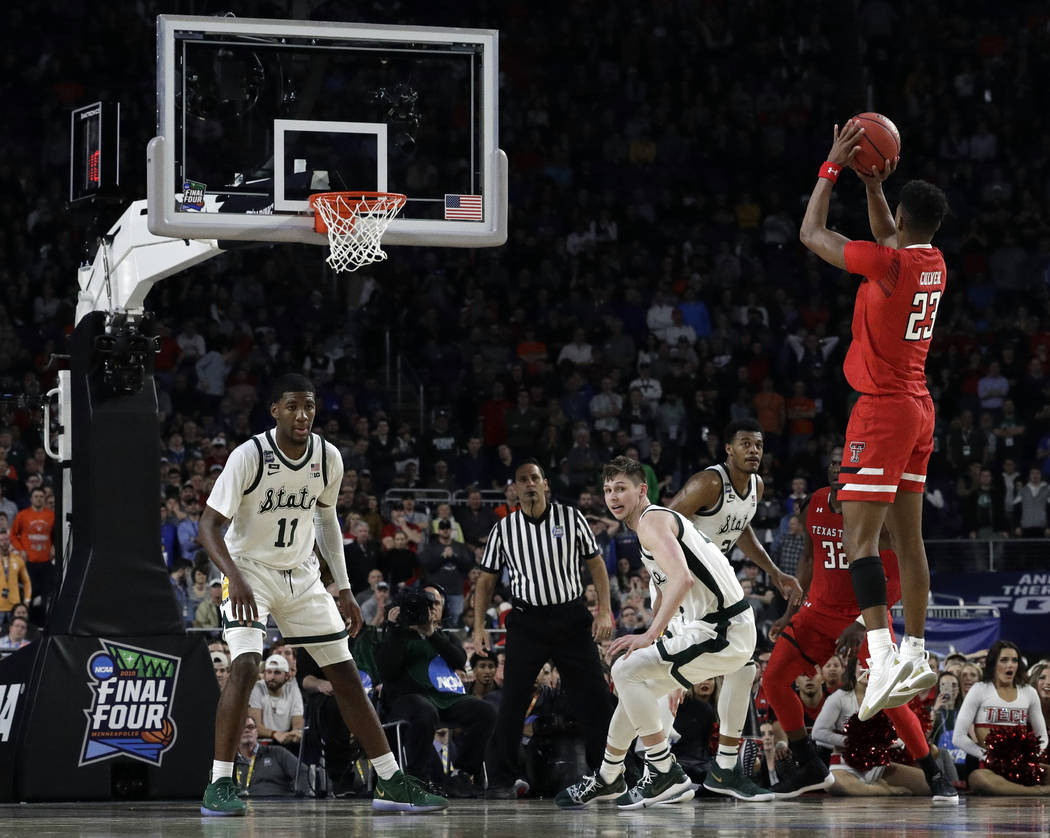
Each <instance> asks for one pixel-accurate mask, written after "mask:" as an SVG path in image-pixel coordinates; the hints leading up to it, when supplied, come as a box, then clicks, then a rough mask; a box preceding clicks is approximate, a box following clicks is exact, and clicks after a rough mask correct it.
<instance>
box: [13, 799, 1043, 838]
mask: <svg viewBox="0 0 1050 838" xmlns="http://www.w3.org/2000/svg"><path fill="white" fill-rule="evenodd" d="M197 806H198V804H197V803H195V802H188V801H175V802H170V803H161V802H149V803H120V804H118V803H55V804H48V803H33V804H21V805H2V806H0V836H4V838H8V836H11V838H16V837H17V838H23V836H28V837H29V838H50V836H81V837H82V838H109V837H110V836H145V835H148V836H166V837H167V836H170V838H185V837H186V836H202V838H261V836H269V835H282V836H288V838H299V836H326V835H331V836H338V838H352V836H372V835H379V836H382V835H390V836H397V838H423V837H424V836H426V838H431V837H433V838H475V836H492V838H532V836H542V838H556V836H574V837H576V838H584V836H587V838H590V836H602V838H605V836H608V837H609V838H619V836H625V838H646V837H647V836H659V838H670V836H679V835H712V836H714V835H717V836H729V837H730V838H735V836H739V838H777V836H788V835H791V836H796V835H797V836H801V835H806V834H808V835H809V836H810V838H854V836H882V837H883V838H887V836H897V835H901V836H909V837H910V836H930V835H937V836H948V835H952V834H956V835H967V836H984V835H1005V834H1012V835H1017V834H1022V835H1024V834H1027V835H1048V834H1050V799H1047V798H1041V799H1040V798H1016V797H1015V798H976V797H970V798H964V799H963V800H962V802H960V804H959V805H958V806H936V807H935V806H932V805H931V804H930V803H929V802H928V801H925V800H918V799H907V798H895V799H890V798H867V799H857V798H854V799H843V798H829V797H807V798H805V799H803V800H799V801H783V802H777V803H758V804H742V803H737V802H735V801H730V800H721V799H712V798H707V797H705V798H701V799H698V800H696V801H693V802H691V803H688V804H684V805H681V806H661V807H656V808H653V809H646V810H642V811H635V812H619V811H617V810H616V809H615V807H609V806H602V807H600V808H598V807H592V808H590V809H585V810H582V811H563V810H559V809H557V808H556V807H555V806H554V804H553V803H551V802H550V801H547V800H528V801H521V802H513V801H479V800H467V801H454V802H453V804H452V806H451V807H450V808H449V809H448V811H446V812H442V813H439V814H432V815H380V814H373V813H372V809H371V808H370V806H369V804H368V803H366V802H365V801H342V800H327V801H325V800H295V799H291V800H283V801H278V800H267V801H258V802H255V803H253V804H252V809H251V812H250V814H249V815H248V816H247V817H244V818H233V819H220V818H202V817H201V815H200V813H199V810H198V808H197Z"/></svg>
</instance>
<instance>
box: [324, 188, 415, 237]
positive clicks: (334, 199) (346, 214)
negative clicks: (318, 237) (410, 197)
mask: <svg viewBox="0 0 1050 838" xmlns="http://www.w3.org/2000/svg"><path fill="white" fill-rule="evenodd" d="M340 199H342V200H340ZM309 200H310V207H311V209H313V211H314V230H316V231H317V232H318V233H322V234H324V233H327V232H328V224H326V223H325V220H324V217H323V216H322V214H321V211H320V209H319V208H318V206H317V204H318V202H321V203H324V204H325V205H327V206H328V207H330V208H331V209H334V210H335V211H336V213H338V214H339V215H340V216H341V217H342V218H351V217H353V216H354V215H357V214H358V211H359V210H364V211H365V212H371V211H372V210H374V209H375V208H376V207H377V206H379V205H380V204H382V203H384V202H386V201H391V200H392V201H393V202H394V203H395V204H396V205H397V206H396V210H400V209H401V207H403V206H404V205H405V201H406V200H407V198H406V197H405V196H404V195H402V194H401V193H400V192H363V191H358V192H317V193H315V194H313V195H311V196H310V199H309ZM396 210H395V211H396Z"/></svg>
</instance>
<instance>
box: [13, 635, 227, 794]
mask: <svg viewBox="0 0 1050 838" xmlns="http://www.w3.org/2000/svg"><path fill="white" fill-rule="evenodd" d="M34 647H37V648H36V649H34ZM29 651H34V652H35V655H32V656H27V657H31V662H30V664H29V665H28V667H27V666H21V667H20V668H19V670H18V672H10V673H9V672H8V670H9V669H12V667H11V664H12V663H13V662H15V660H16V658H19V657H21V656H23V655H24V654H25V653H26V652H29ZM0 663H2V664H4V666H3V667H2V668H0V679H3V680H5V681H7V682H9V683H5V684H4V686H3V687H2V689H3V690H4V696H5V697H7V696H8V695H10V696H11V701H10V707H11V714H12V715H11V724H10V729H9V730H8V732H7V734H6V741H0V765H2V766H4V768H0V779H4V780H6V784H5V785H4V786H3V787H2V788H0V800H12V799H13V800H24V801H48V800H54V801H58V800H121V799H125V800H134V799H142V800H150V799H152V800H157V799H178V798H182V799H186V798H196V797H199V796H200V794H201V789H202V788H204V786H205V785H207V782H208V770H209V766H210V765H211V759H212V754H211V751H212V745H211V742H212V739H213V735H214V725H215V706H216V704H217V703H218V698H219V688H218V684H217V683H216V681H215V672H214V670H213V668H212V664H211V658H210V657H209V655H208V650H207V645H206V638H205V637H204V636H203V635H202V634H191V635H186V634H182V635H151V636H135V637H120V636H113V635H108V636H102V637H97V636H96V637H73V636H70V635H61V636H57V637H55V636H51V637H48V636H46V635H45V636H43V637H41V638H40V639H38V640H37V641H36V642H35V643H33V644H31V645H30V646H27V647H26V648H25V649H23V650H20V651H19V652H17V653H15V655H12V656H11V658H9V659H8V660H5V661H3V662H0ZM27 669H28V670H29V672H27V671H26V670H27ZM15 675H18V676H19V677H18V678H17V679H16V678H15V677H14V676H15ZM3 706H4V705H0V710H2V709H3ZM0 730H2V727H0ZM2 739H3V737H2V736H0V740H2ZM12 746H13V747H12ZM7 766H13V767H14V768H13V775H12V776H6V775H7V771H6V767H7Z"/></svg>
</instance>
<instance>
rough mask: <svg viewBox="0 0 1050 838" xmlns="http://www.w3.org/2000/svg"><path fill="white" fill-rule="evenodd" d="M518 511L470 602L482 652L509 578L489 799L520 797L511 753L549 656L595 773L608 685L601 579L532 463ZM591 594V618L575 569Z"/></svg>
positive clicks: (595, 553) (569, 513)
mask: <svg viewBox="0 0 1050 838" xmlns="http://www.w3.org/2000/svg"><path fill="white" fill-rule="evenodd" d="M514 481H515V484H516V485H517V489H518V499H519V502H520V503H521V509H519V510H518V511H516V512H513V513H511V514H510V515H508V516H507V517H506V518H503V519H502V520H500V521H499V522H497V523H496V525H495V526H494V527H493V528H492V531H491V533H490V534H489V538H488V542H487V543H486V545H485V556H484V558H483V559H482V560H481V567H482V570H484V571H487V572H486V573H482V574H481V577H480V578H479V579H478V583H477V589H476V591H475V599H474V642H475V644H476V645H477V648H479V649H486V648H488V647H489V636H488V632H487V631H486V629H485V611H486V610H487V609H488V607H489V602H490V601H491V599H492V592H493V590H494V589H495V587H496V580H497V579H498V578H499V575H500V573H501V572H502V570H503V568H504V567H506V568H507V571H508V572H509V575H510V589H511V605H512V606H513V608H512V609H511V610H510V612H509V613H508V614H507V620H506V624H505V625H506V629H507V637H506V655H507V657H506V661H505V663H504V674H503V699H502V701H501V703H500V708H499V717H498V718H497V720H496V730H495V732H494V733H493V737H492V745H491V749H490V756H489V760H488V774H489V785H490V792H491V793H492V794H493V796H507V797H514V796H520V795H523V794H525V793H527V791H528V785H527V784H525V783H523V782H521V781H520V780H519V779H518V778H519V777H520V776H521V771H520V768H519V765H518V747H519V745H520V744H521V733H522V727H523V726H524V723H525V713H526V710H527V708H528V705H529V700H530V698H531V697H532V692H533V684H534V683H535V681H536V676H537V674H538V673H539V671H540V669H541V668H542V666H543V664H544V663H545V662H546V661H547V660H549V659H550V660H553V661H554V665H555V666H557V667H558V671H559V672H560V673H561V680H562V685H563V687H564V689H565V694H566V697H567V698H568V701H569V704H570V706H571V707H572V710H573V715H574V716H575V718H576V720H577V721H578V722H579V723H580V724H581V725H583V727H584V730H585V737H586V747H587V762H588V764H589V765H590V766H591V767H592V768H593V767H595V766H597V765H599V764H600V763H601V760H602V756H603V754H604V752H605V750H604V749H605V733H606V729H607V728H608V724H609V716H610V699H609V688H608V686H607V685H606V683H605V678H604V676H603V674H602V666H601V660H600V658H599V655H598V647H597V645H596V642H595V641H600V640H606V639H608V638H609V637H611V636H612V611H611V609H610V604H609V576H608V574H607V573H606V571H605V562H604V560H603V559H602V555H601V552H600V551H599V549H598V545H597V543H596V542H595V540H594V536H593V535H592V534H591V528H590V526H589V525H588V523H587V520H586V519H585V518H584V516H583V514H582V513H580V512H579V510H577V509H573V508H572V507H569V506H565V505H564V504H561V503H557V502H548V500H547V498H548V494H549V492H550V486H549V485H548V483H547V477H546V475H545V474H544V472H543V468H542V467H541V466H540V464H539V463H538V462H537V461H536V460H534V459H528V460H525V461H523V462H522V463H521V465H519V466H518V468H517V471H516V472H515V474H514ZM584 562H586V563H587V567H588V569H589V570H590V573H591V579H592V580H593V582H594V586H595V588H597V591H598V607H599V611H598V616H597V618H592V617H591V613H590V611H588V610H587V606H586V605H585V603H584V599H583V580H582V578H581V572H582V569H583V563H584Z"/></svg>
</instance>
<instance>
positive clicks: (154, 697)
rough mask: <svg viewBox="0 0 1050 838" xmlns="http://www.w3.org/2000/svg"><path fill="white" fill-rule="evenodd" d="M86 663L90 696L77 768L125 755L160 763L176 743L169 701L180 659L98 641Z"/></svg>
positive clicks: (108, 641)
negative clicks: (100, 648)
mask: <svg viewBox="0 0 1050 838" xmlns="http://www.w3.org/2000/svg"><path fill="white" fill-rule="evenodd" d="M99 642H100V643H101V644H102V651H101V652H96V653H95V654H94V655H92V656H91V658H90V659H89V660H88V664H87V670H88V675H90V676H91V680H90V681H89V682H88V684H87V685H88V687H90V688H91V691H92V693H93V698H92V701H91V709H90V710H85V711H84V715H86V716H87V720H88V724H87V731H86V733H85V734H84V747H83V748H82V750H81V753H80V765H88V764H90V763H93V762H99V761H100V760H104V759H110V758H111V757H115V756H119V755H121V754H123V755H124V756H129V757H132V758H133V759H137V760H140V761H142V762H146V763H149V764H151V765H160V761H161V758H162V757H163V756H164V752H165V751H167V750H168V748H170V747H171V746H172V744H174V742H175V732H176V731H175V723H174V722H173V721H172V720H171V700H172V698H173V697H174V695H175V686H176V683H177V682H178V679H179V659H178V658H176V657H172V656H170V655H164V654H161V653H159V652H152V651H150V650H149V649H139V648H137V647H135V646H127V645H124V644H121V643H115V642H113V641H110V640H100V641H99Z"/></svg>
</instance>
